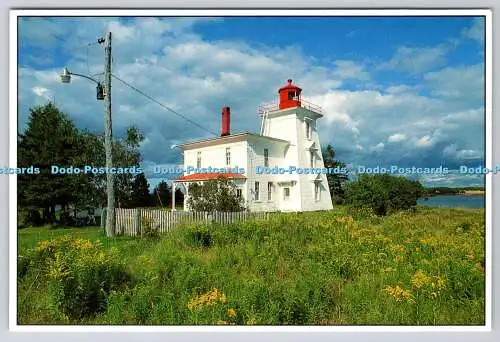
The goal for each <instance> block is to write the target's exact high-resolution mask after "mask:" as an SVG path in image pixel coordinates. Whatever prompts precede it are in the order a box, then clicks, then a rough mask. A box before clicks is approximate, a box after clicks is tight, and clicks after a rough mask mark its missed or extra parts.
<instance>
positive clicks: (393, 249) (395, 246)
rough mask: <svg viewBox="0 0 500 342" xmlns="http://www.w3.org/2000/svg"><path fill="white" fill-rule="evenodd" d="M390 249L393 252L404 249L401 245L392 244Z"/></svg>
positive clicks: (400, 251) (399, 251)
mask: <svg viewBox="0 0 500 342" xmlns="http://www.w3.org/2000/svg"><path fill="white" fill-rule="evenodd" d="M391 250H392V251H393V252H395V253H402V252H404V250H405V247H404V246H402V245H392V246H391Z"/></svg>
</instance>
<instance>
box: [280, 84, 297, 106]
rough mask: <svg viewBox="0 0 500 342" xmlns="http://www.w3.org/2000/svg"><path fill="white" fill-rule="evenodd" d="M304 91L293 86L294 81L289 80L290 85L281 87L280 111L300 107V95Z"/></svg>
mask: <svg viewBox="0 0 500 342" xmlns="http://www.w3.org/2000/svg"><path fill="white" fill-rule="evenodd" d="M301 92H302V89H301V88H299V87H297V86H296V85H294V84H292V80H291V79H289V80H288V84H287V85H286V86H284V87H281V88H280V90H279V91H278V93H279V94H280V104H279V109H286V108H294V107H300V104H301V103H300V93H301Z"/></svg>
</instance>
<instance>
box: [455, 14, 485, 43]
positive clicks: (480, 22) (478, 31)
mask: <svg viewBox="0 0 500 342" xmlns="http://www.w3.org/2000/svg"><path fill="white" fill-rule="evenodd" d="M461 33H462V37H464V38H468V39H472V40H476V41H478V42H480V43H482V42H483V41H484V33H485V30H484V17H476V18H474V20H473V23H472V25H471V26H470V27H467V28H464V29H463V30H462V32H461Z"/></svg>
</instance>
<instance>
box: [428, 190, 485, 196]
mask: <svg viewBox="0 0 500 342" xmlns="http://www.w3.org/2000/svg"><path fill="white" fill-rule="evenodd" d="M484 194H485V191H484V190H464V192H462V193H432V194H430V195H429V197H435V196H484Z"/></svg>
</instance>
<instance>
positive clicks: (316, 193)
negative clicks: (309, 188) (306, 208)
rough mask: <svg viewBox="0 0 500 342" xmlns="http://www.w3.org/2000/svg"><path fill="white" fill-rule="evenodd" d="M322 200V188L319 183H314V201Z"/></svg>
mask: <svg viewBox="0 0 500 342" xmlns="http://www.w3.org/2000/svg"><path fill="white" fill-rule="evenodd" d="M320 199H321V187H320V184H319V182H315V183H314V200H315V201H319V200H320Z"/></svg>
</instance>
